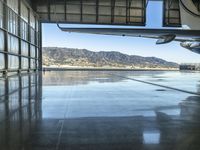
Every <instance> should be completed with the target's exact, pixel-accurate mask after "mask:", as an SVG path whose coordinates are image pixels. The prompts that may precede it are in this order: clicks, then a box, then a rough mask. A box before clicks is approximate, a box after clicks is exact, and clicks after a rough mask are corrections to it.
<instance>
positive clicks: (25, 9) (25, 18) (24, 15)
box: [21, 2, 28, 22]
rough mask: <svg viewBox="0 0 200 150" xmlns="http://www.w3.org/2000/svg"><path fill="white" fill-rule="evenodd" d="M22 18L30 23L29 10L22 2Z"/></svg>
mask: <svg viewBox="0 0 200 150" xmlns="http://www.w3.org/2000/svg"><path fill="white" fill-rule="evenodd" d="M21 17H22V19H23V20H24V21H26V22H28V8H27V7H26V5H25V4H24V3H23V2H21Z"/></svg>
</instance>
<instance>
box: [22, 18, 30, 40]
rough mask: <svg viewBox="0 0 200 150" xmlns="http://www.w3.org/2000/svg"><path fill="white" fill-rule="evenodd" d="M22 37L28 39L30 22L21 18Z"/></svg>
mask: <svg viewBox="0 0 200 150" xmlns="http://www.w3.org/2000/svg"><path fill="white" fill-rule="evenodd" d="M21 38H22V39H24V40H26V41H27V40H28V24H27V23H26V22H25V21H23V20H21Z"/></svg>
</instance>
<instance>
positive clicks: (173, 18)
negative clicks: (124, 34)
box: [32, 0, 181, 27]
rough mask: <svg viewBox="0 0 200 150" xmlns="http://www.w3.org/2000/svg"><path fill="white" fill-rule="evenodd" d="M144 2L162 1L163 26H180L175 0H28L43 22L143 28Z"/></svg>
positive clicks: (177, 6) (177, 1)
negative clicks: (30, 0)
mask: <svg viewBox="0 0 200 150" xmlns="http://www.w3.org/2000/svg"><path fill="white" fill-rule="evenodd" d="M148 1H163V26H167V27H179V26H181V18H180V8H179V0H32V4H33V7H34V9H35V11H36V12H37V13H38V14H39V16H40V19H41V21H42V22H44V23H58V22H59V23H77V24H106V25H135V26H145V24H146V7H147V4H148ZM152 15H154V14H152Z"/></svg>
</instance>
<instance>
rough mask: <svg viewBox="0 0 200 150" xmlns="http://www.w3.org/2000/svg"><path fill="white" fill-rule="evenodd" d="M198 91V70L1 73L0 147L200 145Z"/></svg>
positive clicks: (174, 148)
mask: <svg viewBox="0 0 200 150" xmlns="http://www.w3.org/2000/svg"><path fill="white" fill-rule="evenodd" d="M141 81H145V83H144V82H141ZM152 83H153V84H156V85H152ZM199 94H200V73H198V72H158V71H157V72H94V71H89V72H87V71H71V72H45V73H43V74H42V75H38V74H29V75H26V74H24V75H21V76H10V77H8V78H0V150H200V96H199Z"/></svg>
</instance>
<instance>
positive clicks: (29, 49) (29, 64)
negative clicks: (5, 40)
mask: <svg viewBox="0 0 200 150" xmlns="http://www.w3.org/2000/svg"><path fill="white" fill-rule="evenodd" d="M28 41H29V44H28V71H29V72H30V71H31V59H30V58H31V44H30V42H31V28H30V8H28Z"/></svg>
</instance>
